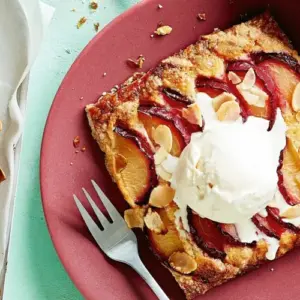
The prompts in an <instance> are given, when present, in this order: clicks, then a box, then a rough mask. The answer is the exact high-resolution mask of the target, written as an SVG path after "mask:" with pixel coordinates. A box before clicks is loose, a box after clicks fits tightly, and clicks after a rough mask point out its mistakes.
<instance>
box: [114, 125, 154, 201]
mask: <svg viewBox="0 0 300 300" xmlns="http://www.w3.org/2000/svg"><path fill="white" fill-rule="evenodd" d="M114 150H115V152H116V155H115V156H114V164H115V165H114V169H115V170H116V172H117V173H118V175H119V176H120V178H121V182H122V183H119V184H122V185H123V188H121V190H124V189H126V191H127V197H129V198H130V201H131V202H134V203H137V204H142V203H144V202H146V201H148V196H149V193H150V191H151V189H152V188H153V187H155V186H156V185H157V176H156V173H155V166H154V158H153V152H152V149H151V146H150V145H149V143H148V141H147V140H146V138H145V137H143V136H142V135H140V134H139V133H137V132H134V131H132V130H127V129H123V128H120V127H116V128H115V149H114ZM119 158H122V161H123V163H122V168H119V167H118V165H120V164H119V162H118V161H119Z"/></svg>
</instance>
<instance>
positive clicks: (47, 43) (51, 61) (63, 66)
mask: <svg viewBox="0 0 300 300" xmlns="http://www.w3.org/2000/svg"><path fill="white" fill-rule="evenodd" d="M45 2H46V3H48V4H51V5H53V6H54V7H55V8H56V11H55V14H54V17H53V20H52V23H51V25H50V27H49V28H48V30H47V32H46V36H45V39H44V43H43V45H42V48H41V52H40V54H39V56H38V58H37V60H36V62H35V64H34V66H33V69H32V71H31V75H30V83H29V91H28V103H27V112H26V124H25V131H24V135H23V145H22V152H21V162H20V173H19V179H18V187H17V195H16V199H15V211H14V217H13V227H12V233H11V241H10V246H9V255H8V268H7V275H6V281H5V287H4V299H5V300H44V299H49V300H63V299H64V300H79V299H83V297H82V296H81V295H80V293H79V292H78V290H77V289H76V287H75V286H74V285H73V283H72V282H71V280H70V279H69V277H68V275H67V273H66V272H65V270H64V268H63V266H62V265H61V263H60V261H59V259H58V257H57V254H56V252H55V249H54V248H53V244H52V242H51V240H50V236H49V233H48V230H47V227H46V224H45V219H44V213H43V209H42V205H41V195H40V185H39V160H40V146H41V140H42V135H43V130H44V126H45V122H46V118H47V115H48V112H49V109H50V106H51V104H52V101H53V98H54V96H55V93H56V91H57V89H58V87H59V85H60V83H61V81H62V79H63V77H64V75H65V74H66V72H67V71H68V69H69V67H70V66H71V64H72V62H73V61H74V60H75V58H76V57H77V56H78V54H79V53H80V51H81V50H82V49H83V48H84V47H85V46H86V44H87V43H88V42H89V41H90V39H92V38H93V36H94V35H95V31H94V25H93V24H94V23H95V22H99V23H100V29H101V28H103V27H104V26H105V25H106V24H107V23H108V22H110V21H111V20H112V19H113V18H114V17H116V16H117V15H119V14H120V13H122V12H123V11H124V10H126V9H127V8H129V7H130V6H131V5H133V4H135V3H137V2H138V1H137V0H98V4H99V7H98V9H97V10H96V11H95V12H91V10H90V9H89V0H85V1H84V0H73V1H72V0H60V1H59V0H48V1H45ZM74 10H75V11H74ZM83 16H86V17H87V19H88V20H87V22H86V23H85V24H84V25H83V26H82V27H81V28H80V29H77V28H76V24H77V21H78V20H79V19H80V18H81V17H83Z"/></svg>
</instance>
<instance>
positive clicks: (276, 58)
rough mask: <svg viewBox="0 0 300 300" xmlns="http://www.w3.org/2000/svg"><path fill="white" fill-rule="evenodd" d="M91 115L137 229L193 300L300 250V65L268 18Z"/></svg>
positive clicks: (207, 40)
mask: <svg viewBox="0 0 300 300" xmlns="http://www.w3.org/2000/svg"><path fill="white" fill-rule="evenodd" d="M86 111H87V116H88V119H89V124H90V126H91V129H92V134H93V136H94V138H95V139H96V140H97V142H98V144H99V146H100V148H101V150H102V151H103V152H104V153H105V155H106V166H107V169H108V171H109V172H110V174H111V176H112V178H113V180H114V181H115V182H116V183H117V185H118V187H119V189H120V190H121V192H122V193H123V195H124V198H125V200H126V201H127V202H128V203H129V205H130V206H131V208H130V209H128V210H127V211H126V212H125V220H126V222H127V224H128V226H129V227H130V228H140V229H142V230H144V232H145V234H146V235H147V237H148V240H149V244H150V247H151V249H152V250H153V252H154V254H155V256H156V257H157V258H158V259H159V260H160V261H161V262H162V264H163V265H164V266H165V267H166V268H168V269H169V270H170V272H171V273H172V274H173V276H174V278H175V279H176V281H177V282H178V283H179V285H180V287H181V288H182V289H183V291H184V292H185V294H186V297H187V298H188V299H192V298H194V297H196V296H197V295H199V294H203V293H205V292H206V291H207V290H209V289H210V288H212V287H214V286H217V285H220V284H222V283H223V282H226V281H227V280H229V279H232V278H234V277H236V276H237V275H240V274H243V273H245V272H246V271H248V270H251V269H253V267H255V266H258V265H260V264H261V263H263V262H264V261H267V260H273V259H275V258H278V257H280V256H282V255H283V254H285V253H286V252H287V251H289V250H291V249H292V248H294V247H295V246H296V245H297V244H299V242H298V241H299V237H300V235H299V232H300V156H299V149H300V123H299V122H300V65H299V57H298V55H297V53H296V52H295V51H294V50H293V49H292V48H291V46H290V44H289V42H288V40H287V38H286V37H285V35H284V34H283V33H282V31H281V30H280V29H279V27H278V25H277V23H276V22H275V21H274V20H273V19H272V17H271V16H270V15H269V14H268V13H265V14H263V15H261V16H258V17H256V18H254V19H253V20H250V21H248V22H246V23H243V24H240V25H237V26H234V27H232V28H230V29H228V30H226V31H225V32H223V31H220V32H216V33H213V34H211V35H208V36H203V37H201V39H200V40H199V41H198V42H197V43H196V44H194V45H191V46H189V47H188V48H187V49H185V50H183V51H181V52H180V53H178V54H175V55H174V56H172V57H169V58H167V59H165V60H164V61H162V63H161V64H160V65H159V66H158V67H156V68H154V69H153V70H150V71H149V72H148V73H146V74H135V75H134V76H133V77H132V78H131V79H129V80H128V81H127V82H126V83H125V84H124V85H123V86H122V87H121V88H120V89H119V90H118V91H115V92H112V93H108V94H107V95H104V96H102V97H101V98H100V99H99V101H98V102H97V103H96V104H92V105H88V106H87V108H86ZM251 126H253V128H255V129H252V127H251ZM245 128H246V129H245ZM255 130H256V131H255ZM260 132H261V140H260V139H259V137H258V135H260ZM241 133H242V134H243V135H242V136H241ZM235 134H236V135H235ZM247 134H249V135H248V136H247ZM245 135H246V136H245ZM235 136H236V139H238V140H234V139H233V137H235ZM215 137H219V138H218V140H217V141H216V140H214V138H215ZM239 137H241V138H240V139H239ZM231 138H232V141H231ZM222 139H224V142H221V140H222ZM269 139H270V140H269ZM219 140H220V142H219ZM256 141H259V144H258V142H257V143H256ZM217 142H218V143H217ZM205 143H207V145H210V146H209V147H208V146H207V147H204V146H203V144H205ZM222 143H223V144H224V148H223V146H222V145H223V144H222ZM216 145H221V146H216ZM215 147H219V148H218V149H217V150H215ZM230 147H231V148H230ZM234 147H239V149H244V150H241V151H244V152H246V153H241V155H240V151H238V150H237V149H234ZM268 147H269V148H268ZM199 149H201V151H200V150H199ZM248 150H249V151H250V152H249V155H248V152H247V151H248ZM276 151H277V152H276ZM198 152H199V153H198ZM194 153H196V154H194ZM272 153H273V154H272ZM227 154H228V156H226V155H227ZM222 155H225V159H223V160H221V159H219V158H220V156H222ZM243 155H244V157H243V158H241V157H242V156H243ZM247 155H248V156H247ZM272 155H273V156H274V157H271V156H272ZM215 156H216V157H215ZM251 156H252V158H251ZM207 157H210V158H211V160H210V161H208V160H206V158H207ZM270 157H271V158H270ZM214 159H215V160H216V163H215V162H214ZM211 162H213V163H211ZM271 163H272V174H271V171H270V172H269V171H268V172H269V173H270V174H269V173H267V174H266V173H265V169H264V168H266V169H267V168H269V169H271ZM254 165H255V167H254ZM217 166H219V167H220V166H221V167H222V168H223V169H224V170H222V172H223V173H222V174H223V175H222V176H223V177H224V178H225V181H222V182H220V181H218V180H220V178H221V175H219V174H217V173H216V172H215V171H214V170H215V169H217ZM221 167H220V168H221ZM239 168H240V169H239ZM243 168H245V170H244V171H245V172H244V173H243ZM247 168H249V170H250V169H251V170H250V171H249V170H248V169H247ZM269 169H268V170H269ZM239 171H240V173H238V172H239ZM220 172H221V171H220ZM235 172H236V173H237V174H240V178H239V176H236V177H235V179H234V180H231V179H232V178H233V177H232V176H233V175H232V174H235ZM249 172H252V173H251V174H252V175H251V176H252V177H251V176H250V175H249V178H248V173H249ZM216 174H217V175H216ZM220 174H221V173H220ZM227 175H228V176H227ZM265 175H266V176H265ZM269 175H270V178H271V179H270V178H269ZM218 176H219V177H218ZM223 177H222V178H223ZM256 177H257V178H258V179H257V178H256ZM187 178H188V179H187ZM227 179H228V180H227ZM248 179H249V180H248ZM226 180H227V181H228V182H227V181H226ZM230 180H231V182H230ZM274 180H275V181H274ZM232 181H236V182H234V183H233V182H232ZM260 181H261V182H260ZM273 183H274V187H273V185H272V184H273ZM243 184H245V186H246V187H247V188H248V185H249V186H254V188H257V189H258V191H257V194H255V193H256V192H255V193H254V194H253V197H252V196H251V195H252V194H249V193H248V194H247V193H246V192H245V193H244V190H243ZM183 185H184V188H183ZM239 185H240V186H241V188H240V190H239ZM265 186H270V191H269V190H268V191H265V192H263V191H262V190H264V189H267V188H265ZM234 189H236V190H237V191H238V192H232V194H230V193H228V191H231V190H232V191H233V190H234ZM224 191H225V192H224ZM234 191H235V190H234ZM247 192H248V190H247ZM249 195H250V196H249ZM234 197H235V198H234ZM249 197H250V198H251V197H252V198H253V199H254V200H253V199H251V201H252V202H251V201H250V200H249V201H248V200H247V201H248V202H247V201H246V200H245V199H248V198H249ZM255 197H256V198H257V199H256V198H255ZM225 198H226V200H224V199H225ZM261 198H262V200H261ZM236 199H237V200H236ZM259 201H260V202H259ZM261 202H262V203H261Z"/></svg>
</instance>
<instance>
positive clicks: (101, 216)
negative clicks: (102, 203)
mask: <svg viewBox="0 0 300 300" xmlns="http://www.w3.org/2000/svg"><path fill="white" fill-rule="evenodd" d="M82 190H83V192H84V194H85V196H86V198H87V200H88V201H89V203H90V205H91V207H92V208H93V210H94V212H95V214H96V216H97V218H98V220H99V221H100V222H101V225H102V226H103V228H104V229H105V227H106V226H107V225H109V222H108V220H107V219H106V217H105V216H104V214H103V213H102V211H101V210H100V209H99V207H98V206H97V205H96V203H95V202H94V200H93V199H92V198H91V196H90V194H89V193H88V192H87V191H86V189H85V188H82Z"/></svg>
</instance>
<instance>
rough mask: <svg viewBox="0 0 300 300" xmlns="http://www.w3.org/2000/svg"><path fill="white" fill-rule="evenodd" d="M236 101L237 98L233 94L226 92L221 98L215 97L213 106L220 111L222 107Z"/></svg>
mask: <svg viewBox="0 0 300 300" xmlns="http://www.w3.org/2000/svg"><path fill="white" fill-rule="evenodd" d="M235 99H236V97H235V96H234V95H233V94H231V93H227V92H224V93H222V94H220V95H219V96H217V97H215V98H213V99H212V105H213V108H214V110H215V111H218V109H219V108H220V106H221V105H222V104H223V103H225V102H228V101H234V100H235Z"/></svg>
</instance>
